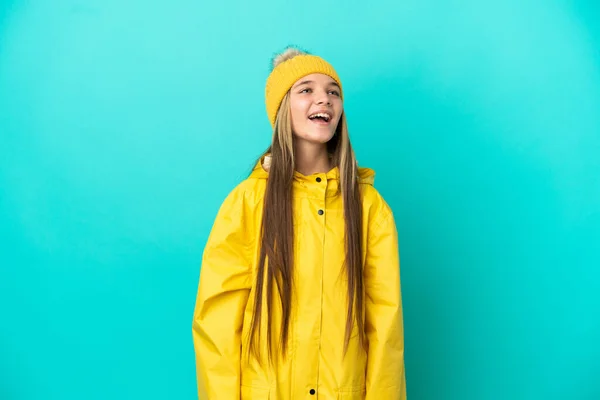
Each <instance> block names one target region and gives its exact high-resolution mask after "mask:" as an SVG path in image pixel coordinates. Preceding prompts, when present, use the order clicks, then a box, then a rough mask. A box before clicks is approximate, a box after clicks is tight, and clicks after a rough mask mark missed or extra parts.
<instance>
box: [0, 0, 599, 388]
mask: <svg viewBox="0 0 600 400" xmlns="http://www.w3.org/2000/svg"><path fill="white" fill-rule="evenodd" d="M0 4H1V7H0V246H1V247H0V304H1V308H0V310H1V311H0V312H1V315H0V338H1V340H0V399H3V400H16V399H19V400H30V399H46V400H50V399H60V400H76V399H77V400H79V399H89V400H93V399H102V400H105V399H145V400H149V399H193V398H195V396H196V386H195V372H194V368H195V367H194V356H193V347H192V341H191V318H192V311H193V303H194V299H195V294H196V287H197V279H198V275H199V265H200V259H201V254H202V250H203V246H204V242H205V240H206V238H207V236H208V233H209V229H210V227H211V225H212V222H213V218H214V216H215V215H216V212H217V209H218V207H219V205H220V203H221V201H222V200H223V199H224V197H225V196H226V194H227V193H228V192H229V191H230V190H231V189H232V188H233V186H234V185H235V184H237V182H239V181H240V180H241V179H243V178H244V177H245V176H246V174H247V173H248V172H249V171H250V168H251V166H252V165H253V163H254V160H255V157H257V156H258V155H259V154H260V152H261V151H262V150H263V149H265V148H266V147H267V146H268V144H269V140H270V126H269V123H268V120H267V117H266V112H265V106H264V97H263V95H264V83H265V79H266V77H267V74H268V72H269V63H270V58H271V57H272V55H273V54H274V53H275V52H278V51H280V50H282V49H283V48H284V47H285V46H286V45H288V44H296V45H299V46H301V47H303V48H305V49H307V50H309V51H311V52H314V53H316V54H319V55H322V56H323V57H325V58H326V59H327V60H329V61H330V62H331V63H332V64H333V65H334V66H335V67H336V69H337V70H338V72H339V74H340V76H341V79H342V82H343V84H344V88H345V98H346V102H345V107H346V112H347V115H348V119H349V127H350V133H351V137H352V140H353V144H354V146H355V149H356V152H357V155H358V158H359V162H360V163H361V165H363V166H368V167H371V168H374V169H375V170H376V172H377V177H376V187H377V188H378V189H379V190H380V192H381V193H382V194H383V195H384V197H385V198H386V200H388V202H389V203H390V205H391V206H392V208H393V210H394V212H395V214H396V218H397V223H398V230H399V235H400V241H401V243H400V247H401V259H402V288H403V300H404V313H405V329H406V331H405V335H406V338H405V339H406V341H405V344H406V367H407V381H408V397H409V399H410V400H471V399H472V400H488V399H489V400H501V399H502V400H504V399H511V400H521V399H523V400H529V399H544V400H551V399H556V400H559V399H560V400H563V399H569V400H575V399H578V400H597V399H600V378H599V377H600V344H599V342H598V339H599V338H600V294H599V293H600V272H599V271H600V249H599V247H600V50H599V49H600V4H599V3H598V2H597V1H570V2H569V1H548V0H546V1H541V0H540V1H531V0H526V1H517V0H506V1H503V2H486V1H475V0H471V1H461V2H458V1H431V0H419V1H416V0H407V1H400V2H399V1H370V2H364V1H361V2H358V1H348V0H336V1H314V0H307V1H304V2H287V1H279V2H277V1H260V2H259V1H246V2H244V1H212V2H208V1H190V0H173V1H168V2H167V1H160V2H158V1H156V2H152V1H150V2H149V1H140V0H130V1H125V2H122V1H116V0H102V1H100V0H90V1H83V0H80V1H76V0H72V1H58V0H53V1H49V0H38V1H17V0H14V1H10V0H8V1H7V0H1V1H0Z"/></svg>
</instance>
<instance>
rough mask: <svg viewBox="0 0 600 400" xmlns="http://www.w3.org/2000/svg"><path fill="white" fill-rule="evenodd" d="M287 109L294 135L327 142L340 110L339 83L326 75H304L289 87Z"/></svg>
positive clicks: (318, 141)
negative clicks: (289, 113) (288, 105)
mask: <svg viewBox="0 0 600 400" xmlns="http://www.w3.org/2000/svg"><path fill="white" fill-rule="evenodd" d="M290 111H291V118H292V130H293V132H294V136H295V137H296V139H300V140H305V141H308V142H312V143H320V144H323V143H327V142H328V141H329V140H331V138H332V137H333V135H334V134H335V130H336V128H337V125H338V122H339V120H340V117H341V115H342V111H343V104H342V99H341V97H340V87H339V86H338V84H337V83H336V82H335V80H333V79H332V78H331V77H329V76H327V75H324V74H311V75H307V76H305V77H303V78H301V79H299V80H298V81H297V82H296V83H294V85H293V86H292V88H291V89H290Z"/></svg>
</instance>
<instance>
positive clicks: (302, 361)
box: [192, 48, 406, 400]
mask: <svg viewBox="0 0 600 400" xmlns="http://www.w3.org/2000/svg"><path fill="white" fill-rule="evenodd" d="M342 100H343V91H342V83H341V81H340V78H339V77H338V75H337V73H336V71H335V70H334V68H333V67H332V66H331V65H330V64H329V63H328V62H326V61H325V60H324V59H322V58H320V57H318V56H315V55H311V54H308V53H304V52H302V51H300V50H297V49H293V48H289V49H287V50H286V51H284V52H283V53H282V54H280V55H279V56H277V57H276V58H275V59H274V61H273V69H272V71H271V74H270V75H269V77H268V79H267V83H266V108H267V115H268V117H269V120H270V122H271V125H272V127H273V136H272V142H271V146H270V147H269V148H268V149H267V151H266V152H265V153H264V154H263V155H262V156H261V157H260V158H259V159H258V160H257V162H256V165H255V167H254V169H253V171H252V172H251V174H250V176H249V177H248V178H247V179H245V180H244V181H243V182H241V183H240V184H239V185H238V186H237V187H236V188H235V189H233V190H232V191H231V193H230V194H229V195H228V196H227V198H226V199H225V201H224V202H223V204H222V206H221V207H220V209H219V212H218V214H217V217H216V220H215V222H214V225H213V228H212V230H211V232H210V235H209V238H208V241H207V244H206V247H205V250H204V254H203V258H202V266H201V270H200V281H199V285H198V294H197V300H196V307H195V310H194V319H193V325H192V332H193V339H194V347H195V354H196V369H197V383H198V395H199V398H200V399H202V400H205V399H209V400H237V399H242V400H246V399H253V400H255V399H258V400H262V399H265V400H266V399H271V400H273V399H277V400H287V399H317V398H320V399H348V400H350V399H370V400H399V399H402V400H404V399H406V385H405V373H404V334H403V321H402V304H401V295H400V293H401V292H400V271H399V256H398V245H397V233H396V226H395V222H394V217H393V215H392V211H391V210H390V207H389V206H388V204H387V203H386V202H385V200H384V199H383V198H382V197H381V195H380V194H379V193H378V191H377V190H376V189H375V188H374V187H373V180H374V175H375V174H374V172H373V171H372V170H370V169H367V168H359V167H358V166H357V163H356V159H355V156H354V151H353V150H352V146H351V145H350V139H349V136H348V129H347V126H346V118H345V116H344V109H343V102H342Z"/></svg>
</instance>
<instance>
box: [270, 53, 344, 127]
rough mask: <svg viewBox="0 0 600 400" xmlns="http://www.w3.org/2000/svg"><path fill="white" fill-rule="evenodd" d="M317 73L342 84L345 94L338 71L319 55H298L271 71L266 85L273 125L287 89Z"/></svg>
mask: <svg viewBox="0 0 600 400" xmlns="http://www.w3.org/2000/svg"><path fill="white" fill-rule="evenodd" d="M317 73H320V74H325V75H328V76H330V77H331V78H333V79H334V80H335V81H336V82H337V83H338V85H340V96H343V94H342V90H341V88H342V82H341V81H340V78H339V76H338V74H337V72H336V71H335V69H334V68H333V66H332V65H331V64H329V63H328V62H327V61H325V60H324V59H322V58H321V57H319V56H315V55H311V54H301V55H297V56H295V57H293V58H291V59H289V60H287V61H284V62H282V63H281V64H279V65H278V66H277V67H275V68H274V69H273V71H271V74H270V75H269V77H268V78H267V84H266V87H265V103H266V106H267V115H268V117H269V121H270V122H271V126H275V120H276V118H277V111H278V110H279V105H280V104H281V101H282V100H283V97H284V96H285V94H286V93H287V91H288V90H290V88H291V87H292V86H293V85H294V83H296V81H297V80H298V79H300V78H302V77H305V76H306V75H310V74H317ZM342 99H343V97H342Z"/></svg>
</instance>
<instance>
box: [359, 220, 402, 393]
mask: <svg viewBox="0 0 600 400" xmlns="http://www.w3.org/2000/svg"><path fill="white" fill-rule="evenodd" d="M367 243H368V244H367V249H366V250H367V256H366V262H365V290H366V304H365V305H366V323H365V327H366V334H367V339H368V343H369V352H368V358H367V377H366V380H367V383H366V386H367V390H366V400H381V399H386V400H406V378H405V372H404V328H403V320H402V318H403V317H402V296H401V290H400V257H399V251H398V234H397V231H396V225H395V222H394V217H393V215H392V213H391V211H390V210H389V209H388V214H387V216H386V217H385V218H384V219H383V220H382V221H381V223H379V224H378V225H377V226H374V227H372V229H371V232H370V233H369V239H368V242H367Z"/></svg>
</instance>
